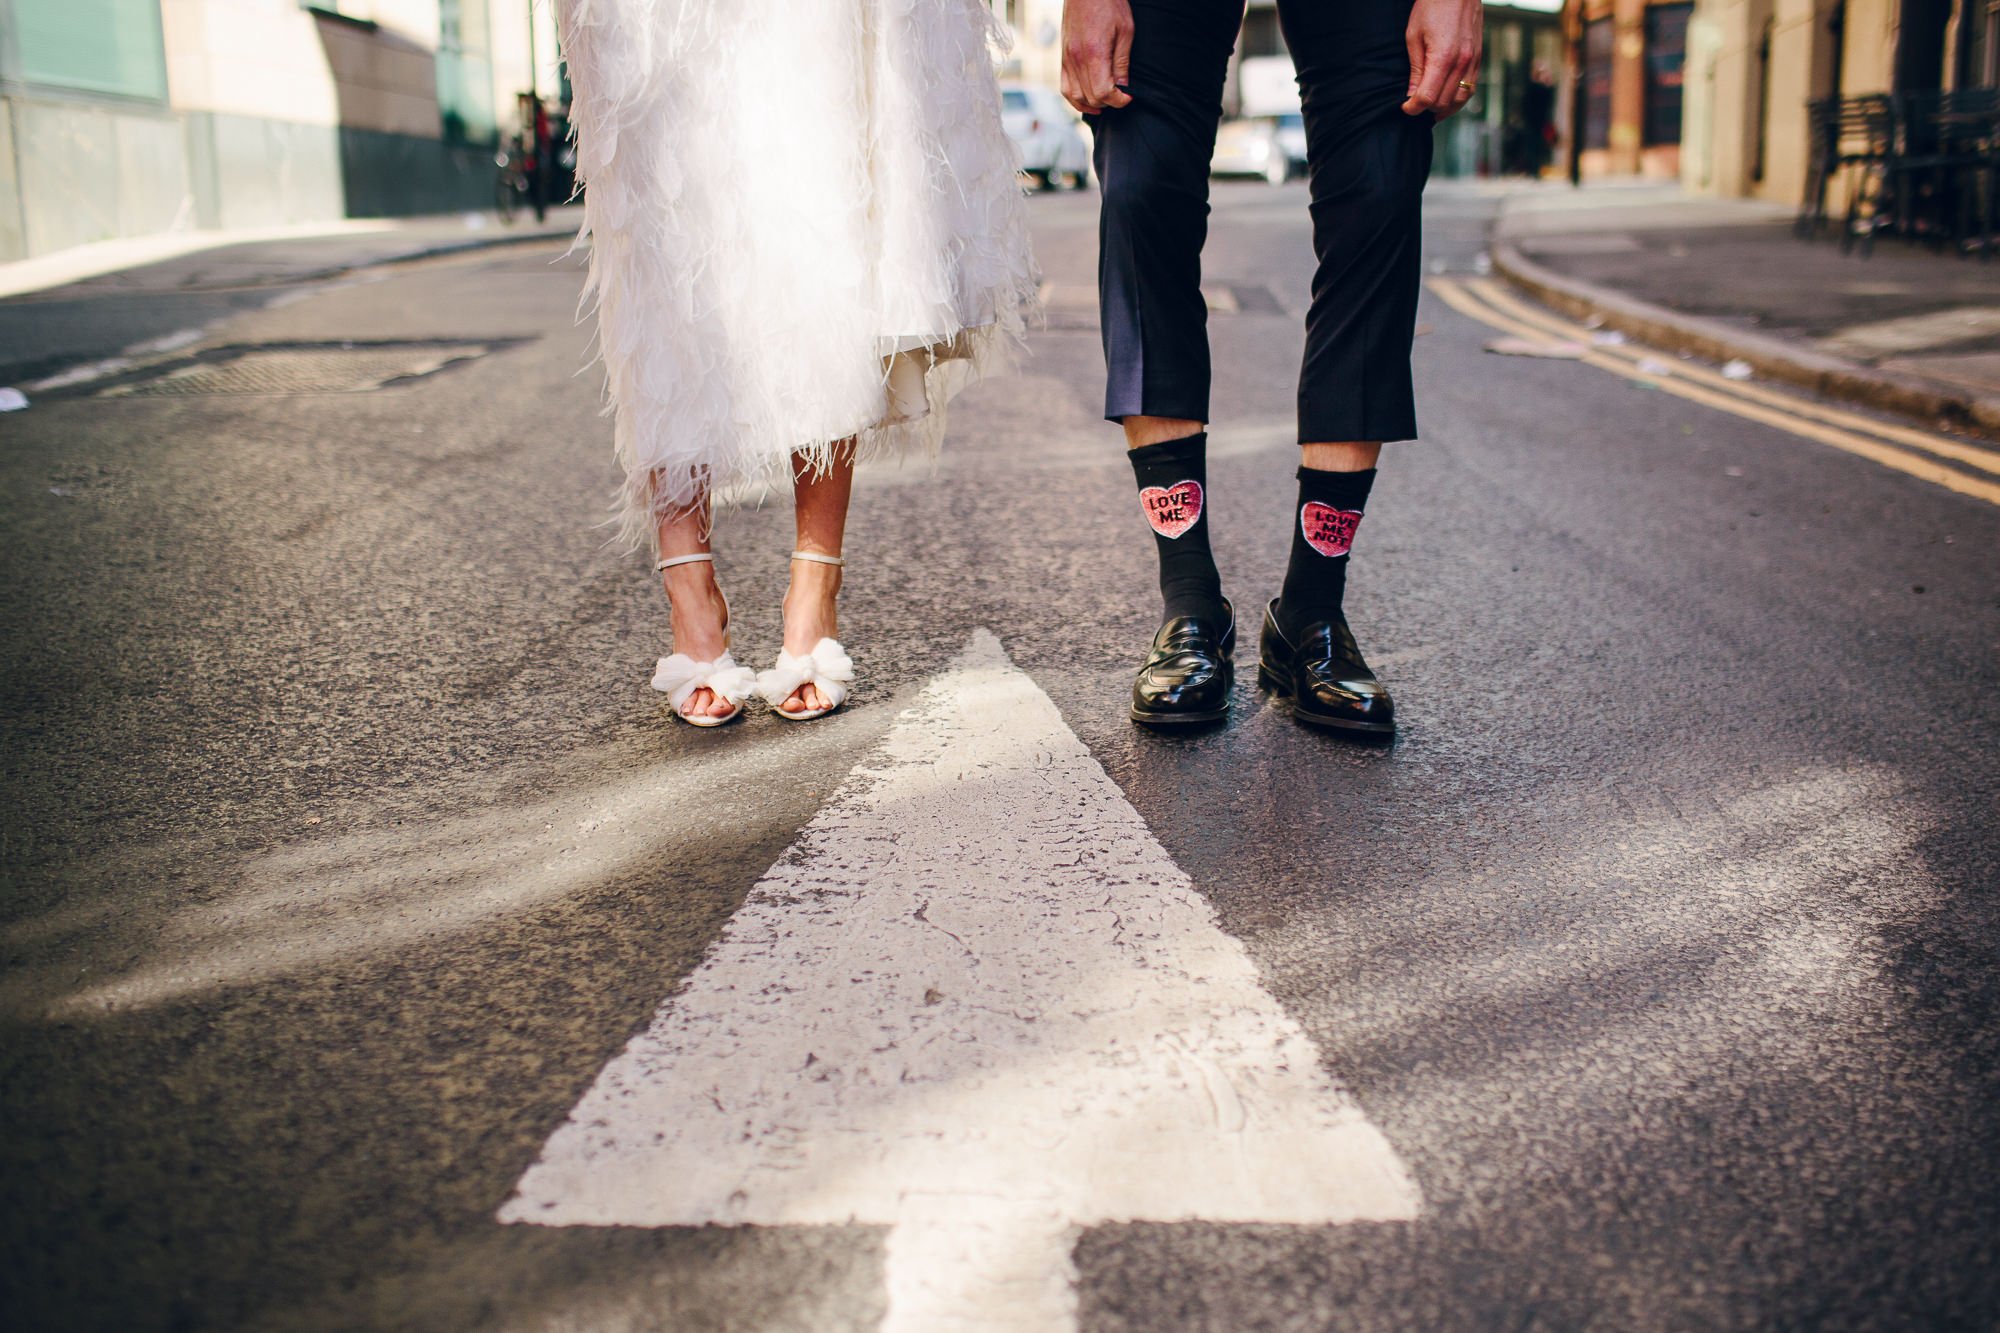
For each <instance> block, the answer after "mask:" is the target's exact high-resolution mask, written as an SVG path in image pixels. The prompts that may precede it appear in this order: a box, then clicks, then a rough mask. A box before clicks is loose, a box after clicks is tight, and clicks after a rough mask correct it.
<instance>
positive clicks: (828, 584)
mask: <svg viewBox="0 0 2000 1333" xmlns="http://www.w3.org/2000/svg"><path fill="white" fill-rule="evenodd" d="M813 556H821V557H822V558H819V559H814V558H811V557H813ZM838 561H839V557H837V556H825V555H824V554H823V553H821V552H804V553H795V554H794V555H793V558H792V581H791V585H790V586H789V587H788V588H787V589H786V590H785V603H784V614H785V652H786V653H787V654H788V655H789V656H791V657H793V658H801V659H803V658H807V657H809V656H811V655H812V653H813V650H814V649H815V648H817V647H818V646H819V644H820V642H821V641H822V640H827V639H838V637H839V634H840V624H839V612H838V601H839V597H840V578H841V566H840V564H839V563H838ZM835 651H836V653H837V652H838V644H836V645H835ZM842 661H843V662H844V661H845V658H844V656H843V657H842ZM849 671H850V672H851V667H850V668H849ZM846 697H847V690H846V685H845V682H835V681H832V680H828V681H826V682H825V683H822V682H821V681H820V680H816V679H808V680H805V681H803V682H801V683H800V684H799V685H798V687H797V688H795V689H793V690H792V691H791V692H790V693H788V694H786V695H785V696H784V697H783V698H782V699H778V700H773V701H772V707H774V708H776V709H777V710H778V711H779V712H781V713H783V714H785V715H786V716H787V717H793V718H804V717H811V716H817V715H818V714H820V713H825V712H828V711H830V710H831V709H833V708H835V707H837V706H838V705H839V704H840V703H841V701H842V700H843V699H845V698H846Z"/></svg>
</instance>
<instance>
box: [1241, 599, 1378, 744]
mask: <svg viewBox="0 0 2000 1333" xmlns="http://www.w3.org/2000/svg"><path fill="white" fill-rule="evenodd" d="M1257 681H1258V683H1259V684H1261V685H1262V686H1263V687H1264V688H1265V689H1267V690H1272V691H1275V692H1276V693H1278V694H1282V695H1287V696H1289V697H1290V698H1291V701H1292V716H1293V717H1295V718H1297V719H1298V720H1299V721H1301V722H1309V723H1311V724H1312V725H1313V726H1315V727H1328V728H1331V729H1333V730H1335V731H1352V732H1359V733H1361V734H1362V735H1367V736H1392V735H1394V734H1395V732H1396V705H1395V703H1394V702H1393V701H1392V700H1391V699H1390V698H1389V691H1388V690H1387V689H1385V688H1384V687H1383V685H1382V682H1381V681H1379V680H1377V679H1375V673H1374V672H1373V671H1370V670H1369V669H1368V663H1367V662H1365V661H1363V660H1362V658H1361V649H1360V648H1358V647H1356V646H1355V643H1354V635H1353V634H1352V633H1351V632H1350V631H1349V630H1348V628H1347V617H1345V616H1342V617H1340V618H1339V619H1337V620H1322V621H1318V622H1316V623H1314V624H1311V625H1307V626H1306V627H1305V628H1304V629H1303V630H1301V631H1300V632H1299V635H1298V637H1297V638H1296V639H1288V638H1286V637H1285V634H1284V631H1282V630H1280V629H1279V628H1278V601H1277V599H1276V598H1275V597H1274V598H1272V599H1271V604H1270V605H1269V606H1267V607H1265V608H1264V634H1263V637H1262V639H1260V640H1259V642H1258V645H1257Z"/></svg>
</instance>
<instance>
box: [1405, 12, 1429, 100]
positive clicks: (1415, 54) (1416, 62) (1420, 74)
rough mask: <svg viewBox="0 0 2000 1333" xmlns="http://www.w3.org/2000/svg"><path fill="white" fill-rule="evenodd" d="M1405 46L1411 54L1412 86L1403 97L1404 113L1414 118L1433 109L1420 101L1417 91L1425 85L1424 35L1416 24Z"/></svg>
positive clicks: (1410, 31) (1408, 35)
mask: <svg viewBox="0 0 2000 1333" xmlns="http://www.w3.org/2000/svg"><path fill="white" fill-rule="evenodd" d="M1403 44H1404V46H1405V47H1407V48H1408V49H1409V52H1410V86H1409V88H1408V89H1407V90H1406V91H1405V93H1404V96H1403V112H1404V114H1405V115H1411V116H1414V115H1416V114H1418V113H1419V112H1423V111H1428V110H1430V109H1431V104H1430V103H1429V102H1425V101H1421V100H1419V99H1418V96H1417V91H1418V89H1420V88H1422V87H1423V83H1424V64H1425V61H1424V34H1423V31H1422V30H1421V29H1419V28H1418V27H1417V26H1416V25H1415V24H1414V23H1412V24H1411V25H1410V29H1409V31H1408V32H1406V33H1405V34H1404V36H1403Z"/></svg>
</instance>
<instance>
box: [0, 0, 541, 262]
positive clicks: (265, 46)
mask: <svg viewBox="0 0 2000 1333" xmlns="http://www.w3.org/2000/svg"><path fill="white" fill-rule="evenodd" d="M6 3H7V0H0V20H4V19H5V18H6V13H5V11H4V7H5V5H6ZM158 4H159V11H158V13H159V21H160V28H161V37H162V47H163V52H164V61H165V74H166V79H165V85H166V91H167V95H166V98H165V99H164V101H162V102H159V103H149V102H146V101H144V100H142V99H133V98H115V97H100V96H94V95H91V94H88V93H82V94H79V93H78V92H77V91H76V90H73V89H49V90H42V89H38V88H37V87H36V86H34V85H31V84H30V85H14V86H11V87H10V89H9V91H8V93H7V94H6V95H4V96H0V260H6V259H15V258H23V257H26V256H30V255H38V254H46V253H48V252H50V251H52V250H59V249H64V248H67V247H69V246H73V245H81V244H86V243H88V242H91V241H99V240H106V239H111V238H113V237H120V236H138V235H146V234H150V233H154V232H161V231H172V230H188V229H192V228H244V227H267V226H276V225H285V224H292V223H304V222H314V221H326V220H331V219H337V218H340V217H343V216H367V215H380V214H390V215H393V214H410V213H427V212H447V211H458V210H462V209H473V208H484V207H487V206H489V204H490V202H491V199H492V193H493V174H494V167H493V162H492V156H493V150H492V147H491V145H490V137H488V136H490V135H491V134H492V133H493V132H494V128H495V125H494V124H489V125H488V126H482V127H476V131H475V132H476V134H477V135H478V136H479V139H480V141H478V142H469V143H452V142H448V141H447V139H446V134H445V127H444V118H443V114H442V108H441V106H440V98H439V71H440V60H439V41H440V4H439V0H324V8H323V10H309V9H305V8H303V7H301V6H300V5H299V3H298V0H158ZM469 13H470V14H471V15H472V16H474V17H476V16H477V15H478V14H480V13H484V14H485V15H486V19H485V31H484V32H483V33H480V34H479V41H480V43H481V45H482V48H483V49H482V50H480V51H479V52H478V53H477V59H476V60H474V61H472V62H467V63H465V64H462V65H461V66H459V68H471V69H473V70H475V71H476V72H477V74H478V77H479V78H480V79H481V81H482V82H483V83H485V84H488V85H490V86H489V87H486V88H484V89H483V90H480V91H483V92H484V93H486V94H487V99H486V102H485V104H486V105H487V106H488V107H489V108H490V111H491V121H492V122H494V123H496V124H497V130H498V132H499V133H500V134H502V135H503V136H504V135H505V134H507V133H510V132H511V131H512V130H513V128H514V127H515V125H516V123H517V121H518V113H517V111H516V100H515V99H516V94H517V93H519V92H521V91H523V90H525V89H527V88H528V87H530V86H531V83H532V86H534V87H536V88H537V89H538V90H539V91H540V92H541V93H542V94H543V95H544V96H545V97H546V96H550V95H552V94H553V93H554V92H555V90H556V86H557V75H556V71H557V63H558V62H557V58H556V57H557V49H556V37H555V19H554V12H553V9H552V7H551V6H550V5H549V4H548V3H547V0H542V2H541V3H540V4H539V5H534V4H533V3H532V0H487V3H486V4H484V5H479V4H476V3H475V4H472V5H471V6H469ZM531 25H532V26H531ZM531 48H532V51H533V57H532V59H531V57H530V50H531ZM475 100H479V99H477V98H475Z"/></svg>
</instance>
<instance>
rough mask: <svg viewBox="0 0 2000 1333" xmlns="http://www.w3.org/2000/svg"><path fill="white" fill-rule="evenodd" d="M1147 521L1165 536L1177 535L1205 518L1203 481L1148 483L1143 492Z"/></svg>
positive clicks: (1142, 499)
mask: <svg viewBox="0 0 2000 1333" xmlns="http://www.w3.org/2000/svg"><path fill="white" fill-rule="evenodd" d="M1139 503H1140V504H1142V505H1144V506H1145V509H1146V521H1147V522H1148V523H1151V524H1152V525H1153V531H1155V532H1157V533H1159V534H1160V535H1161V536H1162V537H1167V538H1174V537H1178V536H1180V535H1181V534H1182V533H1184V532H1186V531H1187V530H1188V529H1189V528H1191V527H1193V526H1194V525H1195V524H1197V523H1199V522H1200V521H1201V483H1200V482H1198V481H1177V482H1175V483H1174V484H1173V485H1171V486H1148V487H1146V488H1145V489H1143V490H1141V491H1140V492H1139Z"/></svg>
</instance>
